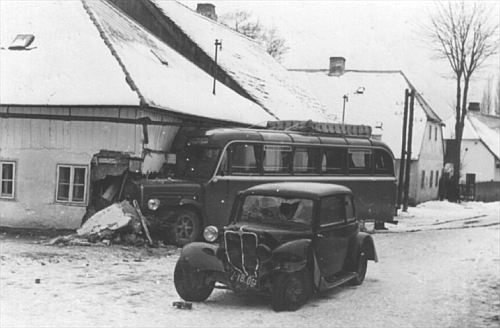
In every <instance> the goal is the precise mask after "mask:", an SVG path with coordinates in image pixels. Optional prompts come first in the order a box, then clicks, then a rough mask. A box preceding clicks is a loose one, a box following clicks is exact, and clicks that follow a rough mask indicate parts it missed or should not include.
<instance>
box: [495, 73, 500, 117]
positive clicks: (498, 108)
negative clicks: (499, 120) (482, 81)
mask: <svg viewBox="0 0 500 328" xmlns="http://www.w3.org/2000/svg"><path fill="white" fill-rule="evenodd" d="M496 88H497V89H496V95H495V115H496V116H500V75H499V76H497V86H496Z"/></svg>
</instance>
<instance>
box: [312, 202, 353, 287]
mask: <svg viewBox="0 0 500 328" xmlns="http://www.w3.org/2000/svg"><path fill="white" fill-rule="evenodd" d="M345 197H346V195H335V196H329V197H325V198H322V199H321V200H320V206H319V215H318V220H317V222H316V224H317V237H316V240H315V243H314V248H315V254H316V259H317V261H318V265H319V268H320V272H321V275H322V276H323V277H329V276H332V275H334V274H336V273H338V272H339V271H341V270H342V267H343V266H344V261H345V258H346V255H347V248H348V235H349V230H350V229H349V227H348V224H347V223H346V210H345V205H346V201H345Z"/></svg>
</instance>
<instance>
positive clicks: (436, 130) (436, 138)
mask: <svg viewBox="0 0 500 328" xmlns="http://www.w3.org/2000/svg"><path fill="white" fill-rule="evenodd" d="M434 140H435V141H437V140H438V128H437V127H435V128H434Z"/></svg>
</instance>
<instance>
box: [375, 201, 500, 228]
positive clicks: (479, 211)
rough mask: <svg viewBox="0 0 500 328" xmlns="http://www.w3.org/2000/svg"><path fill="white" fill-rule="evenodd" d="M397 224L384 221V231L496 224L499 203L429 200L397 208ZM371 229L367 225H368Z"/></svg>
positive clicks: (499, 208) (498, 216) (499, 212)
mask: <svg viewBox="0 0 500 328" xmlns="http://www.w3.org/2000/svg"><path fill="white" fill-rule="evenodd" d="M395 220H397V221H398V224H397V225H390V224H386V228H388V230H387V232H404V231H419V230H439V229H450V228H464V227H474V226H486V225H494V224H498V221H499V220H500V202H492V203H483V202H462V203H450V202H448V201H430V202H425V203H422V204H419V205H417V206H416V207H409V208H408V210H407V211H406V212H405V211H402V210H399V211H398V216H397V217H396V218H395ZM368 229H369V230H370V226H368Z"/></svg>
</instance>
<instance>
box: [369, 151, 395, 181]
mask: <svg viewBox="0 0 500 328" xmlns="http://www.w3.org/2000/svg"><path fill="white" fill-rule="evenodd" d="M373 157H374V164H375V174H378V175H387V174H389V175H394V162H393V160H392V156H391V155H390V154H389V153H388V152H387V151H385V150H382V149H376V150H375V152H374V155H373Z"/></svg>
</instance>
